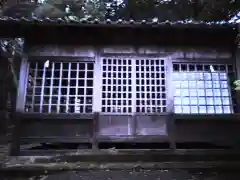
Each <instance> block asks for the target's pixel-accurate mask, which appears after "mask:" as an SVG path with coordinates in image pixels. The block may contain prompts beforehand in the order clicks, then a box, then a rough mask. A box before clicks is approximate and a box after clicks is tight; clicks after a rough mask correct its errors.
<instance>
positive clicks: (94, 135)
mask: <svg viewBox="0 0 240 180" xmlns="http://www.w3.org/2000/svg"><path fill="white" fill-rule="evenodd" d="M98 125H99V113H94V119H93V132H92V149H93V150H97V149H98V140H97V137H98V131H99V126H98Z"/></svg>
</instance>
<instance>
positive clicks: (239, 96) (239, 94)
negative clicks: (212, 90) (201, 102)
mask: <svg viewBox="0 0 240 180" xmlns="http://www.w3.org/2000/svg"><path fill="white" fill-rule="evenodd" d="M237 27H238V36H237V47H236V51H235V58H236V59H235V60H236V79H240V24H238V25H237ZM236 103H237V107H236V110H237V112H236V113H240V91H236Z"/></svg>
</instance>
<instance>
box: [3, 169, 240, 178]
mask: <svg viewBox="0 0 240 180" xmlns="http://www.w3.org/2000/svg"><path fill="white" fill-rule="evenodd" d="M17 176H18V175H16V174H15V175H14V174H11V176H5V177H4V176H2V177H1V179H2V180H236V179H239V177H240V172H236V171H229V170H226V171H224V170H221V171H217V172H216V171H215V172H212V171H200V170H199V171H198V170H191V171H188V170H134V171H130V170H115V171H112V170H95V171H78V172H76V171H67V172H59V173H53V174H48V173H47V172H45V174H41V175H36V176H35V175H33V176H31V177H28V174H27V173H26V174H25V177H23V176H22V177H20V176H18V177H17Z"/></svg>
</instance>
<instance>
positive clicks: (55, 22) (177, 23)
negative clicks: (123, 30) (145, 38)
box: [0, 17, 237, 28]
mask: <svg viewBox="0 0 240 180" xmlns="http://www.w3.org/2000/svg"><path fill="white" fill-rule="evenodd" d="M0 23H21V24H32V23H33V24H43V25H48V24H49V25H63V26H64V25H73V26H79V25H80V26H84V25H85V26H92V25H100V26H107V25H111V26H134V27H137V26H141V27H142V26H143V25H144V26H155V27H157V26H159V27H167V26H174V27H183V28H185V27H190V28H191V27H193V28H194V27H196V28H199V27H200V28H201V27H202V28H221V27H232V28H235V27H237V23H234V22H233V23H229V22H227V21H219V22H204V21H198V22H196V21H188V20H185V21H175V22H171V21H164V22H159V21H158V20H156V19H152V20H151V21H149V20H148V21H147V20H142V21H134V20H128V21H126V20H122V19H118V20H116V21H111V20H110V19H106V20H104V21H99V20H97V19H95V20H93V21H90V20H85V19H81V20H75V19H71V18H57V19H56V18H55V19H50V18H44V19H40V18H36V17H33V18H25V17H22V18H12V17H0Z"/></svg>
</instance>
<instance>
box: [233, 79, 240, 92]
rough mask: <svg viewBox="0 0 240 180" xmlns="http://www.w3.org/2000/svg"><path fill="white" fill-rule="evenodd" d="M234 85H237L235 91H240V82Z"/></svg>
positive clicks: (235, 82)
mask: <svg viewBox="0 0 240 180" xmlns="http://www.w3.org/2000/svg"><path fill="white" fill-rule="evenodd" d="M234 85H235V90H236V91H240V80H236V81H234Z"/></svg>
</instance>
